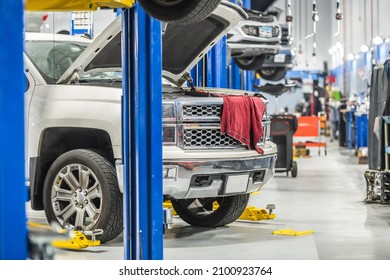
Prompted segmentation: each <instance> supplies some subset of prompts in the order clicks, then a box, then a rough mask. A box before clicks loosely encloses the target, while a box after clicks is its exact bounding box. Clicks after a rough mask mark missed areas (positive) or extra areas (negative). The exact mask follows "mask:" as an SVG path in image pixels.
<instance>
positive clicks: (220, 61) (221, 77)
mask: <svg viewBox="0 0 390 280" xmlns="http://www.w3.org/2000/svg"><path fill="white" fill-rule="evenodd" d="M226 47H227V46H226V36H224V37H223V38H222V39H221V40H220V41H218V42H217V43H216V44H215V46H214V47H213V48H212V49H211V50H210V51H209V52H208V54H207V86H209V87H218V88H226V87H227V75H226V73H227V71H226V69H227V65H226Z"/></svg>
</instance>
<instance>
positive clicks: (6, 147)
mask: <svg viewBox="0 0 390 280" xmlns="http://www.w3.org/2000/svg"><path fill="white" fill-rule="evenodd" d="M0 14H1V17H0V259H2V260H25V259H26V258H27V229H26V212H25V203H26V196H27V190H26V185H25V172H24V167H25V166H24V162H25V158H24V86H25V79H24V75H23V73H24V72H23V1H21V0H19V1H15V0H1V1H0Z"/></svg>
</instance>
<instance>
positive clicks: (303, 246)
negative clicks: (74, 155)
mask: <svg viewBox="0 0 390 280" xmlns="http://www.w3.org/2000/svg"><path fill="white" fill-rule="evenodd" d="M311 152H312V154H313V155H312V157H311V158H300V159H298V177H297V178H291V177H287V176H286V175H285V173H278V174H276V176H275V178H274V179H273V180H272V182H271V183H270V184H268V185H267V186H265V187H264V189H263V190H262V191H261V192H260V194H258V195H254V196H252V197H251V200H250V202H249V205H253V206H256V207H265V206H266V204H269V203H273V204H275V205H276V210H275V213H276V215H277V218H276V219H275V220H267V221H260V222H246V221H237V222H235V223H233V224H231V225H229V226H226V227H223V228H213V229H205V228H195V227H191V226H188V225H187V224H186V223H184V222H182V221H181V220H180V219H179V218H175V224H174V227H173V229H172V230H169V231H168V233H167V234H166V235H165V237H164V259H167V260H174V259H184V260H189V259H194V260H208V259H210V260H211V259H231V260H236V259H237V260H243V259H247V260H251V259H252V260H256V259H258V260H317V259H321V260H358V259H361V260H375V259H390V238H389V236H390V227H389V222H390V206H384V205H378V204H365V203H364V202H363V200H364V198H365V180H364V176H363V174H364V171H365V170H366V169H367V165H359V164H357V158H356V157H354V156H353V155H352V152H350V151H348V150H347V149H345V148H339V147H338V144H337V143H330V146H329V147H328V155H327V156H323V155H322V156H317V150H316V149H313V150H312V151H311ZM28 217H29V219H30V220H34V221H39V222H44V221H45V218H44V215H43V213H41V212H35V211H34V212H32V211H31V210H28ZM285 228H291V229H293V230H297V231H305V230H314V231H315V233H314V234H311V235H305V236H296V237H294V236H281V235H272V234H271V232H272V231H274V230H280V229H285ZM56 252H57V254H56V259H92V260H94V259H106V260H120V259H123V244H122V238H118V239H116V240H114V241H112V242H109V243H108V244H104V245H102V246H100V247H95V248H88V249H86V250H83V251H81V252H73V251H64V250H58V251H56Z"/></svg>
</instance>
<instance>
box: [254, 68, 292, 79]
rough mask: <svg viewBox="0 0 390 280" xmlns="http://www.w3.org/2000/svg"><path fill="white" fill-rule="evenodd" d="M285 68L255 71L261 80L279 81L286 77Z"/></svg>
mask: <svg viewBox="0 0 390 280" xmlns="http://www.w3.org/2000/svg"><path fill="white" fill-rule="evenodd" d="M286 72H287V68H285V67H264V68H260V69H259V70H257V74H259V75H260V77H261V78H262V79H265V80H268V81H279V80H281V79H283V78H284V76H286Z"/></svg>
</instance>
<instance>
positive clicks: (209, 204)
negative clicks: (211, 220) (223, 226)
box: [184, 198, 223, 218]
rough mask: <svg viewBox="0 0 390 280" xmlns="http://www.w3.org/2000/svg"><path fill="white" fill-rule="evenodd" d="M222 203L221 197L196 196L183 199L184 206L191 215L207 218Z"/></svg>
mask: <svg viewBox="0 0 390 280" xmlns="http://www.w3.org/2000/svg"><path fill="white" fill-rule="evenodd" d="M214 202H217V203H214ZM222 203H223V198H218V199H217V198H197V199H187V200H185V202H184V206H185V207H186V209H187V211H188V213H190V214H191V215H192V216H194V217H198V218H207V217H209V216H211V215H213V214H214V213H215V212H216V211H218V208H219V207H220V206H221V204H222Z"/></svg>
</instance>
